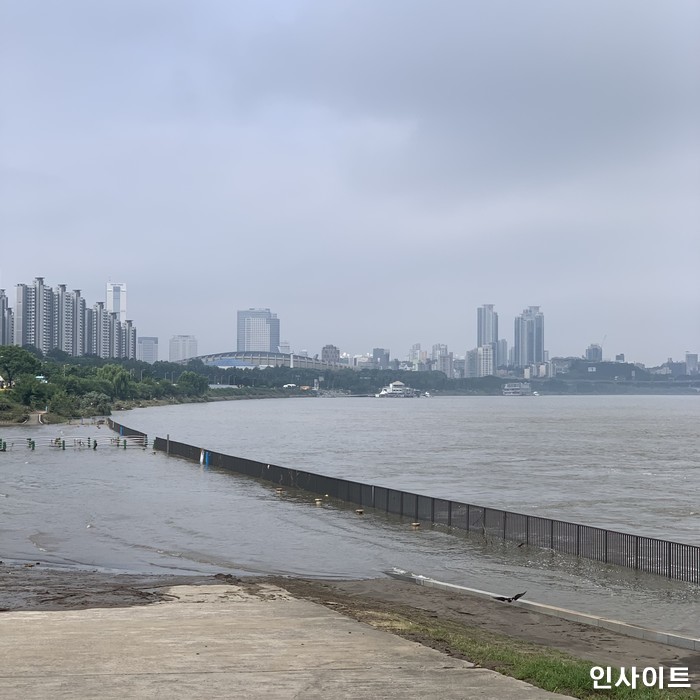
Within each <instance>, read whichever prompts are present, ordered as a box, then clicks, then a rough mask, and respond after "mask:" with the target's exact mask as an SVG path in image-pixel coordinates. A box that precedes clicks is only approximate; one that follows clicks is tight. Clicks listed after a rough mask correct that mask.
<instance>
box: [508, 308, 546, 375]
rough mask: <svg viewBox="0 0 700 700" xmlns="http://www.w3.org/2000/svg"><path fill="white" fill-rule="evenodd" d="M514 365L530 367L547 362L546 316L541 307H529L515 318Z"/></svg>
mask: <svg viewBox="0 0 700 700" xmlns="http://www.w3.org/2000/svg"><path fill="white" fill-rule="evenodd" d="M514 330H515V332H514V339H513V363H514V364H515V366H516V367H528V366H529V365H536V364H540V363H542V362H544V361H545V353H544V314H543V313H542V312H541V311H540V307H539V306H529V307H528V308H527V309H525V310H524V311H523V312H522V314H520V316H516V318H515V329H514Z"/></svg>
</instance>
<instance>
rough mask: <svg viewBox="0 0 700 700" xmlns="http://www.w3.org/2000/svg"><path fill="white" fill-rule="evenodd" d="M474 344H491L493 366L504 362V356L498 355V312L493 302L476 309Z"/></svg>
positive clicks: (481, 345) (480, 345)
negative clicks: (494, 308)
mask: <svg viewBox="0 0 700 700" xmlns="http://www.w3.org/2000/svg"><path fill="white" fill-rule="evenodd" d="M476 345H477V347H479V348H481V347H484V346H485V345H490V346H491V349H492V353H491V355H492V359H493V366H494V368H496V367H498V366H499V365H500V364H505V358H503V359H501V358H500V357H499V356H498V314H497V313H496V312H495V311H494V310H493V304H484V305H483V306H480V307H479V308H478V309H477V310H476ZM492 374H493V373H492Z"/></svg>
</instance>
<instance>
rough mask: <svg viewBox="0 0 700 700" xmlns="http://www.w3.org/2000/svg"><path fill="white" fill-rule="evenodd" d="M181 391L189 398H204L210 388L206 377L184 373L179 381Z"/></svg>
mask: <svg viewBox="0 0 700 700" xmlns="http://www.w3.org/2000/svg"><path fill="white" fill-rule="evenodd" d="M177 386H178V389H180V391H181V392H182V393H183V394H185V395H187V396H202V395H203V394H206V392H207V389H208V388H209V382H208V381H207V378H206V377H203V376H202V375H201V374H197V373H196V372H187V371H186V372H183V373H182V374H181V375H180V376H179V377H178V380H177Z"/></svg>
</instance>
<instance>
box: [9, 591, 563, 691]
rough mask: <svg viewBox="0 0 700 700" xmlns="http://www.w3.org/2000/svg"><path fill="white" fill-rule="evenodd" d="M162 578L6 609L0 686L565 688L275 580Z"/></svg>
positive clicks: (53, 688)
mask: <svg viewBox="0 0 700 700" xmlns="http://www.w3.org/2000/svg"><path fill="white" fill-rule="evenodd" d="M158 590H159V592H160V593H163V592H165V593H167V594H168V598H169V599H168V600H167V602H161V603H156V604H151V605H143V606H137V607H130V608H90V609H86V610H69V611H48V612H47V611H18V612H5V613H2V614H1V615H0V659H2V667H1V668H0V697H6V698H20V697H21V698H24V699H27V700H29V699H38V698H71V699H73V698H76V697H80V698H98V697H99V698H101V699H103V700H104V699H107V698H119V699H120V700H121V699H122V698H125V697H128V698H155V697H167V698H234V697H235V698H280V699H282V698H285V699H286V698H296V697H299V698H301V697H303V698H324V699H325V698H362V697H381V698H402V699H406V698H428V697H439V698H441V699H442V700H452V699H455V700H456V699H457V698H460V699H463V698H499V699H502V700H508V699H509V698H512V699H513V700H516V699H517V700H540V699H542V700H545V699H546V698H561V697H564V696H562V695H556V694H553V693H549V692H547V691H544V690H540V689H538V688H534V687H532V686H530V685H528V684H526V683H523V682H522V681H517V680H514V679H512V678H508V677H506V676H502V675H500V674H498V673H496V672H495V671H490V670H488V669H483V668H476V667H474V666H473V664H470V663H467V662H465V661H461V660H458V659H454V658H451V657H449V656H446V655H444V654H442V653H440V652H438V651H435V650H433V649H429V648H427V647H424V646H421V645H420V644H417V643H414V642H410V641H407V640H405V639H402V638H400V637H397V636H395V635H393V634H390V633H389V632H383V631H381V630H376V629H374V628H372V627H369V626H367V625H364V624H362V623H359V622H356V621H354V620H351V619H350V618H347V617H344V616H342V615H340V614H338V613H335V612H334V611H332V610H329V609H327V608H325V607H323V606H321V605H317V604H314V603H310V602H308V601H303V600H298V599H294V598H292V597H291V596H290V595H289V594H288V593H287V592H286V591H284V590H283V589H281V588H278V587H275V586H272V585H267V584H260V585H259V586H258V587H257V589H256V590H254V591H253V592H250V588H248V590H244V589H243V588H242V587H239V586H236V585H204V586H173V587H171V588H167V589H163V588H159V589H158Z"/></svg>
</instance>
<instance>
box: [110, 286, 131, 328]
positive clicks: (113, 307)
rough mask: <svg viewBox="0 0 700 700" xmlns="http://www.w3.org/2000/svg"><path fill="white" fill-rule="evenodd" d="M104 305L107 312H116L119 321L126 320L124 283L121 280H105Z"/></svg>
mask: <svg viewBox="0 0 700 700" xmlns="http://www.w3.org/2000/svg"><path fill="white" fill-rule="evenodd" d="M106 306H107V312H108V313H110V314H111V313H115V314H117V320H118V321H119V322H120V323H124V322H125V321H126V285H125V284H124V283H123V282H107V295H106Z"/></svg>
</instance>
